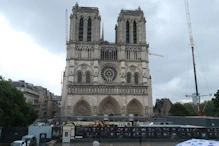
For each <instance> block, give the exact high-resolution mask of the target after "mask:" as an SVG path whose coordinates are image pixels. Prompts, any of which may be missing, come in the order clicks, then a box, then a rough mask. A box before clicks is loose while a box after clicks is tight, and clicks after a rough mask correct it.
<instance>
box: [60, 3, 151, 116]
mask: <svg viewBox="0 0 219 146" xmlns="http://www.w3.org/2000/svg"><path fill="white" fill-rule="evenodd" d="M145 23H146V21H145V17H144V13H143V11H142V10H141V9H140V8H138V9H137V10H121V12H120V14H119V17H118V20H117V24H116V27H115V36H116V37H115V39H116V40H115V43H109V42H107V41H104V39H103V38H104V37H103V36H102V39H101V38H100V30H101V29H100V27H101V26H100V24H101V16H100V15H99V10H98V8H95V7H80V6H79V5H78V4H76V5H75V6H74V7H73V9H72V14H71V16H70V35H69V40H68V41H67V44H66V51H67V57H66V68H65V72H64V74H63V90H62V109H61V110H62V114H65V115H67V114H68V115H69V114H71V115H90V116H93V115H104V114H108V115H121V116H125V115H129V114H134V115H139V116H151V115H152V113H153V105H152V86H151V76H150V73H149V67H148V63H149V61H148V48H149V45H148V44H147V42H146V28H145Z"/></svg>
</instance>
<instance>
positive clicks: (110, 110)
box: [98, 96, 121, 115]
mask: <svg viewBox="0 0 219 146" xmlns="http://www.w3.org/2000/svg"><path fill="white" fill-rule="evenodd" d="M98 114H108V115H111V114H112V115H119V114H121V112H120V105H119V103H118V101H117V100H116V99H115V98H113V97H111V96H109V97H106V98H104V99H103V100H102V101H101V102H100V104H99V107H98Z"/></svg>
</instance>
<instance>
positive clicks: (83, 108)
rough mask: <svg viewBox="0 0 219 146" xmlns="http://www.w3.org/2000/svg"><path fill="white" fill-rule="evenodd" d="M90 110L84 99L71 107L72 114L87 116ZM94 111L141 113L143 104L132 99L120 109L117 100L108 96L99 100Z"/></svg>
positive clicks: (127, 113) (104, 112)
mask: <svg viewBox="0 0 219 146" xmlns="http://www.w3.org/2000/svg"><path fill="white" fill-rule="evenodd" d="M92 111H93V110H92V108H91V105H90V104H89V103H88V102H87V101H86V100H84V99H82V100H80V101H78V102H77V103H76V104H75V106H74V108H73V114H74V115H83V116H89V115H92ZM96 112H97V114H98V115H103V114H108V115H121V114H122V113H123V114H126V115H129V114H135V115H143V106H142V104H141V103H140V102H139V101H138V100H137V99H132V100H131V101H130V102H129V103H128V104H127V106H126V108H125V109H122V108H121V106H120V104H119V103H118V101H117V100H116V99H115V98H113V97H111V96H109V97H106V98H105V99H103V100H102V101H101V102H100V104H99V105H98V107H97V111H96Z"/></svg>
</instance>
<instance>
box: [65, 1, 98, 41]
mask: <svg viewBox="0 0 219 146" xmlns="http://www.w3.org/2000/svg"><path fill="white" fill-rule="evenodd" d="M100 21H101V17H100V15H99V10H98V8H96V7H80V6H79V5H78V3H76V4H75V6H73V8H72V14H71V16H70V36H69V38H70V41H73V42H78V41H80V42H99V41H100Z"/></svg>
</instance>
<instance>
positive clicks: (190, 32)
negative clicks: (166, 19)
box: [184, 0, 212, 116]
mask: <svg viewBox="0 0 219 146" xmlns="http://www.w3.org/2000/svg"><path fill="white" fill-rule="evenodd" d="M184 2H185V10H186V18H187V25H188V30H189V40H190V46H191V49H192V60H193V70H194V78H195V89H196V93H195V94H196V99H197V108H198V115H199V116H201V115H202V114H201V110H200V98H201V97H203V96H211V95H212V94H207V95H199V93H198V84H197V75H196V67H195V65H196V64H195V56H194V40H193V35H192V25H191V19H190V13H189V4H188V0H184ZM186 97H193V95H186Z"/></svg>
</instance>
